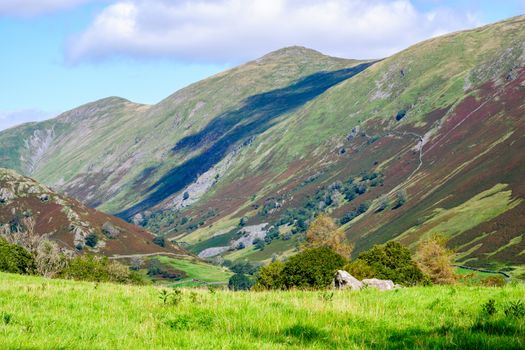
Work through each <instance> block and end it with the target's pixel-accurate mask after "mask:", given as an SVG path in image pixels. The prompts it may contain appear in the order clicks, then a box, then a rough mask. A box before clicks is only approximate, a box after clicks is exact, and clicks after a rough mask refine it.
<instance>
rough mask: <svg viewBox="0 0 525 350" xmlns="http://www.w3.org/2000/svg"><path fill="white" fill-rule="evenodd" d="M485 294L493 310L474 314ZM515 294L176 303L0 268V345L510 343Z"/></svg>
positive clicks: (451, 291) (232, 297)
mask: <svg viewBox="0 0 525 350" xmlns="http://www.w3.org/2000/svg"><path fill="white" fill-rule="evenodd" d="M491 298H492V299H495V300H496V308H497V310H498V312H497V313H496V314H495V315H493V316H486V315H483V314H482V305H483V304H484V303H485V302H486V301H487V300H488V299H491ZM524 298H525V287H524V286H508V287H505V288H500V289H498V288H481V287H426V288H423V287H421V288H408V289H402V290H398V291H389V292H379V291H376V290H372V289H367V290H364V291H360V292H334V294H333V296H332V294H331V292H306V291H290V292H238V293H233V292H229V291H215V292H212V291H209V290H207V289H202V290H191V289H184V290H182V299H181V301H180V302H179V303H178V304H176V305H171V304H168V305H165V304H164V303H163V302H162V300H161V299H160V298H159V289H158V288H155V287H152V286H146V287H133V286H121V285H112V284H95V283H86V282H71V281H61V280H46V279H42V278H38V277H26V276H16V275H8V274H0V316H1V317H0V348H2V349H20V348H31V349H59V348H63V349H180V348H188V349H306V348H308V349H366V348H381V349H383V348H386V349H401V348H420V349H429V348H439V349H441V348H458V349H470V348H476V349H498V348H500V349H518V348H523V347H524V346H525V335H524V331H525V328H524V327H525V324H524V320H523V319H521V320H520V319H516V318H509V317H507V316H505V314H504V313H503V308H504V306H505V303H507V302H509V301H515V300H520V299H521V300H523V299H524ZM4 315H8V316H6V317H4ZM6 319H8V320H9V321H8V322H6V321H5V320H6Z"/></svg>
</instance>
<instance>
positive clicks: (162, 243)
mask: <svg viewBox="0 0 525 350" xmlns="http://www.w3.org/2000/svg"><path fill="white" fill-rule="evenodd" d="M153 243H155V244H156V245H158V246H159V247H165V246H166V238H165V237H164V236H157V237H155V238H153Z"/></svg>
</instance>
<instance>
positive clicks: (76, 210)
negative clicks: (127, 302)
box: [0, 169, 190, 257]
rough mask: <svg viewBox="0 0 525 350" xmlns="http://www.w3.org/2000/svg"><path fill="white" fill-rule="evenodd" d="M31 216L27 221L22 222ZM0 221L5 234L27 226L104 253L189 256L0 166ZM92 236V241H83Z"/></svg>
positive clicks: (73, 247) (81, 248)
mask: <svg viewBox="0 0 525 350" xmlns="http://www.w3.org/2000/svg"><path fill="white" fill-rule="evenodd" d="M27 218H32V221H33V222H32V223H29V221H27ZM0 225H1V229H2V232H3V233H4V234H13V233H16V232H18V231H27V230H28V229H30V227H28V226H29V225H34V227H33V228H32V229H33V231H34V233H36V234H39V235H47V236H48V237H49V239H52V240H54V241H56V242H58V243H59V244H60V245H61V246H63V247H65V248H68V249H70V250H79V251H84V252H91V253H101V254H104V255H107V256H116V255H130V254H146V255H147V254H152V253H159V254H163V255H175V256H179V257H186V256H190V255H189V254H188V253H187V252H185V251H184V250H183V249H181V248H180V247H178V246H177V245H175V244H168V245H167V246H166V247H159V246H158V245H156V244H154V243H153V242H152V240H153V238H154V236H153V235H152V234H151V233H149V232H148V231H146V230H144V229H142V228H139V227H137V226H135V225H132V224H129V223H127V222H125V221H122V220H120V219H118V218H116V217H114V216H110V215H107V214H104V213H102V212H99V211H97V210H95V209H91V208H87V207H86V206H84V205H83V204H81V203H80V202H78V201H77V200H75V199H71V198H67V197H65V196H63V195H60V194H57V193H56V192H54V191H53V190H51V189H50V188H49V187H47V186H44V185H41V184H39V183H38V182H36V181H35V180H33V179H31V178H28V177H24V176H21V175H19V174H17V173H16V172H14V171H13V170H7V169H0ZM90 235H94V236H96V237H97V242H96V245H94V246H89V244H86V241H87V239H88V237H89V236H90Z"/></svg>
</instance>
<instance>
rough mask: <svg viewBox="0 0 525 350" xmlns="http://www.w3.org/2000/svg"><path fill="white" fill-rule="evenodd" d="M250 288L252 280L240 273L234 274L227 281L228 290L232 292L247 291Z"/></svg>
mask: <svg viewBox="0 0 525 350" xmlns="http://www.w3.org/2000/svg"><path fill="white" fill-rule="evenodd" d="M252 286H253V282H252V280H250V279H249V278H248V277H247V276H246V275H244V274H242V273H236V274H235V275H233V276H231V277H230V279H229V280H228V288H229V289H230V290H233V291H237V290H249V289H250V288H251V287H252Z"/></svg>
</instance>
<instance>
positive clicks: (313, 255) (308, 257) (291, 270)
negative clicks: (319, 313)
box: [282, 247, 347, 289]
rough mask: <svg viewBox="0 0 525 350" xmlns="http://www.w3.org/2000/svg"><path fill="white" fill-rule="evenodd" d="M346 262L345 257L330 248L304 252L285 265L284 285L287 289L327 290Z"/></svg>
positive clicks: (283, 273) (283, 272)
mask: <svg viewBox="0 0 525 350" xmlns="http://www.w3.org/2000/svg"><path fill="white" fill-rule="evenodd" d="M346 262H347V261H346V259H345V258H344V257H343V256H341V255H339V254H337V253H336V252H334V251H333V250H332V249H330V248H328V247H320V248H313V249H307V250H304V251H302V252H301V253H299V254H297V255H294V256H292V257H291V258H290V259H288V261H287V262H286V263H285V264H284V268H283V271H282V278H283V285H284V287H286V288H294V287H295V288H308V289H310V288H313V289H322V288H326V287H328V286H329V285H330V284H331V283H332V280H333V278H334V274H335V272H336V271H337V270H339V269H342V268H343V266H344V265H345V264H346Z"/></svg>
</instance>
